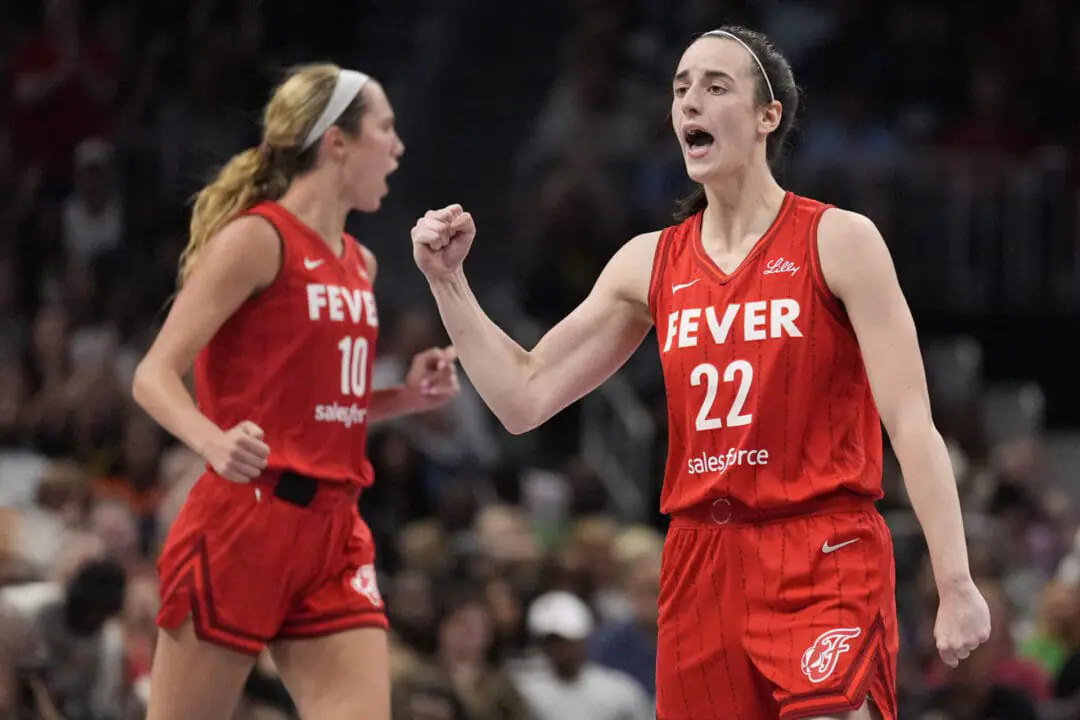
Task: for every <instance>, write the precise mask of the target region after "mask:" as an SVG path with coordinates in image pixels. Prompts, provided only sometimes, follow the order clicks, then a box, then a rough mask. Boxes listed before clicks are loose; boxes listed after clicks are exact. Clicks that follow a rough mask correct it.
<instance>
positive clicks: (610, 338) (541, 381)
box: [413, 206, 659, 434]
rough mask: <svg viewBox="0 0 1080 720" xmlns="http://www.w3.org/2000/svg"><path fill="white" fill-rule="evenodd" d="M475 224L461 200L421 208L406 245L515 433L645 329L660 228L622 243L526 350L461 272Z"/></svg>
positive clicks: (611, 364)
mask: <svg viewBox="0 0 1080 720" xmlns="http://www.w3.org/2000/svg"><path fill="white" fill-rule="evenodd" d="M475 232H476V231H475V227H474V225H473V222H472V218H471V217H470V216H469V214H468V213H465V212H463V211H462V210H461V208H460V206H450V208H446V209H444V210H441V211H433V212H429V213H428V215H427V216H425V217H424V218H421V220H420V221H419V222H418V223H417V226H416V227H415V228H414V229H413V241H414V255H415V258H416V262H417V265H419V266H420V269H421V270H423V271H424V273H425V274H426V275H427V277H428V282H429V283H430V285H431V292H432V294H433V295H434V296H435V300H436V302H437V303H438V306H439V313H440V315H442V320H443V324H444V325H445V326H446V330H447V332H448V333H449V334H450V338H451V339H452V340H453V343H454V347H455V349H456V350H457V355H458V358H459V360H460V361H461V364H462V367H463V368H464V369H465V372H466V373H467V374H468V376H469V379H470V380H471V381H472V383H473V385H474V386H475V387H476V390H477V392H478V393H479V394H480V396H481V397H482V398H483V399H484V402H485V403H487V405H488V407H490V408H491V410H492V411H493V412H494V413H495V415H496V416H497V417H498V418H499V420H500V421H501V422H502V424H503V425H504V426H505V427H506V429H507V430H509V431H510V432H512V433H515V434H518V433H523V432H527V431H528V430H531V429H533V428H535V427H537V426H538V425H541V424H543V423H544V422H545V421H547V420H548V419H549V418H551V417H552V416H553V415H555V414H556V413H558V412H559V411H560V410H562V409H563V408H565V407H566V406H567V405H569V404H570V403H572V402H574V401H575V400H578V399H579V398H581V397H582V396H583V395H585V394H586V393H588V392H590V391H591V390H593V389H595V388H596V387H597V386H598V385H600V384H601V383H603V382H604V381H605V380H607V379H608V378H609V377H611V375H612V374H613V373H614V372H615V371H616V370H618V369H619V367H621V366H622V364H623V363H625V362H626V360H627V359H628V358H629V357H630V355H631V354H632V353H633V352H634V350H635V349H637V347H638V346H639V345H640V344H641V341H642V340H643V339H644V338H645V335H646V334H648V332H649V329H650V327H652V319H651V318H650V316H649V312H648V302H647V296H648V288H649V276H650V274H651V271H652V259H653V254H654V252H655V250H656V243H657V240H658V238H659V233H650V234H647V235H639V236H638V237H635V238H634V239H633V240H631V241H630V242H629V243H627V244H626V245H625V246H623V247H622V248H621V249H620V250H619V251H618V252H617V253H616V254H615V256H614V257H612V259H611V260H610V261H609V262H608V264H607V266H606V267H605V268H604V270H603V272H602V273H601V274H600V277H599V279H598V280H597V281H596V285H595V286H594V287H593V289H592V292H591V293H589V296H588V297H587V298H586V299H585V300H584V302H582V303H581V305H579V306H578V307H577V308H576V309H575V310H574V311H573V312H572V313H570V314H569V315H568V316H567V317H566V318H564V319H563V320H562V321H561V322H559V323H558V324H557V325H556V326H555V327H553V328H552V329H551V330H550V331H548V333H547V334H546V335H544V337H543V338H541V340H540V342H539V343H537V345H536V347H535V348H533V349H532V350H531V351H526V350H525V349H524V348H522V347H521V346H520V345H518V344H517V343H516V342H514V340H512V339H511V338H510V337H509V336H508V335H507V334H506V333H505V332H503V331H502V330H501V329H500V328H499V327H498V326H497V325H495V323H493V322H492V321H491V319H490V318H489V317H488V316H487V315H486V314H485V313H484V311H483V309H481V307H480V304H479V303H478V302H477V300H476V297H475V296H474V295H473V293H472V290H471V289H470V288H469V283H468V281H467V280H466V279H465V273H464V272H463V270H462V268H461V263H462V261H463V260H464V259H465V255H466V254H467V253H468V249H469V246H470V244H471V243H472V239H473V236H474V235H475Z"/></svg>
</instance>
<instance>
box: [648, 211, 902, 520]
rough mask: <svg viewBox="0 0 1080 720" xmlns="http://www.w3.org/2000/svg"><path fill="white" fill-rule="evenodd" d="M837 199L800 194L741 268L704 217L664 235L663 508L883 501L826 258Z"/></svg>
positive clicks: (868, 405) (859, 368) (657, 271)
mask: <svg viewBox="0 0 1080 720" xmlns="http://www.w3.org/2000/svg"><path fill="white" fill-rule="evenodd" d="M827 207H828V206H827V205H823V204H822V203H819V202H816V201H814V200H810V199H808V198H802V197H798V196H796V195H794V194H792V193H788V194H787V196H786V197H785V199H784V203H783V206H782V207H781V209H780V213H779V215H778V216H777V218H776V220H775V222H774V223H773V225H772V227H770V228H769V230H768V232H766V233H765V234H764V235H763V236H762V237H761V239H760V240H759V241H758V243H757V244H756V245H755V246H754V248H753V249H752V250H751V251H750V253H749V254H748V255H747V256H746V259H744V260H743V262H742V263H741V264H740V265H739V267H738V268H736V269H735V270H734V271H732V272H731V273H730V274H728V273H725V272H723V271H722V270H720V268H719V267H718V266H717V265H716V264H715V263H714V262H713V261H712V260H711V259H710V258H709V256H708V255H707V254H706V253H705V249H704V247H703V245H702V243H701V220H702V214H701V213H698V214H697V215H695V216H693V217H691V218H690V219H688V220H686V221H685V222H683V223H682V224H681V225H677V226H673V227H669V228H667V229H666V230H664V231H663V232H662V233H661V236H660V240H659V244H658V246H657V250H656V256H655V260H654V264H653V271H652V281H651V283H650V288H649V307H650V310H651V312H652V316H653V321H654V322H655V323H656V330H657V339H658V341H659V346H660V359H661V363H662V365H663V368H664V384H665V386H666V389H667V402H668V458H667V470H666V474H665V478H664V489H663V494H662V496H661V510H662V511H663V512H665V513H669V514H670V513H673V512H677V511H679V510H683V509H686V508H689V507H692V506H694V505H697V504H699V503H701V502H703V501H706V500H711V499H714V498H717V497H728V498H732V499H735V500H738V501H741V502H742V503H744V504H746V505H748V506H750V507H754V508H759V509H771V508H777V507H782V506H784V505H788V504H792V503H799V502H802V501H806V500H809V499H811V498H813V497H815V496H819V495H823V494H827V493H830V492H833V491H835V490H838V489H840V488H847V489H850V490H853V491H855V492H857V493H862V494H865V495H868V496H871V497H874V498H878V497H881V494H882V492H881V467H882V461H881V445H882V437H881V425H880V420H879V417H878V413H877V408H876V406H875V404H874V401H873V398H872V396H871V393H870V383H869V381H868V380H867V376H866V370H865V368H864V366H863V361H862V355H861V353H860V352H859V346H858V343H857V342H856V338H855V333H854V331H853V330H852V327H851V325H850V323H849V321H848V319H847V316H846V314H845V312H844V310H843V308H842V306H841V304H840V302H839V301H838V300H837V299H836V297H835V296H834V295H832V294H831V293H830V292H829V290H828V287H827V286H826V284H825V280H824V278H823V276H822V274H821V270H820V267H819V265H818V261H817V227H818V221H819V220H820V218H821V214H822V213H823V212H824V211H825V210H826V209H827Z"/></svg>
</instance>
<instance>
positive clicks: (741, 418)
mask: <svg viewBox="0 0 1080 720" xmlns="http://www.w3.org/2000/svg"><path fill="white" fill-rule="evenodd" d="M736 376H738V380H739V389H738V390H736V391H735V399H734V400H733V401H732V403H731V408H730V409H729V410H728V414H727V419H726V420H721V419H720V418H718V417H709V415H711V414H712V409H713V404H714V403H715V402H716V393H717V391H718V390H719V389H720V371H719V370H717V369H716V366H715V365H713V364H712V363H701V364H700V365H698V366H697V367H696V368H694V370H693V372H691V373H690V385H691V386H692V387H697V386H698V385H701V381H702V380H704V381H705V383H706V384H705V400H704V401H703V402H702V403H701V409H700V410H698V414H697V421H696V422H695V423H694V427H695V428H696V429H698V430H719V429H720V428H722V427H724V426H725V425H724V423H725V422H726V423H727V427H739V426H740V425H749V424H750V423H751V422H752V421H753V419H754V416H753V415H750V414H749V413H747V414H745V415H744V414H743V406H745V405H746V398H747V396H748V395H750V385H751V383H753V382H754V366H753V365H751V364H750V363H748V362H747V361H745V360H734V361H732V362H731V364H729V365H728V366H727V367H726V368H724V382H725V383H733V382H735V379H736Z"/></svg>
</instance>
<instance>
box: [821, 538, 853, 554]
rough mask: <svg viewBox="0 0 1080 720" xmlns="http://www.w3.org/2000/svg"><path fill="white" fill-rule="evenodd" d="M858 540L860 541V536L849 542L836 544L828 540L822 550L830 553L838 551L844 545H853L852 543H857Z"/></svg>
mask: <svg viewBox="0 0 1080 720" xmlns="http://www.w3.org/2000/svg"><path fill="white" fill-rule="evenodd" d="M857 542H859V538H855V539H854V540H848V541H847V542H842V543H836V544H835V545H830V544H829V541H828V540H826V541H825V544H824V545H822V546H821V552H823V553H825V554H826V555H828V554H829V553H834V552H836V551H837V550H839V549H840V548H842V547H847V546H848V545H851V544H852V543H857Z"/></svg>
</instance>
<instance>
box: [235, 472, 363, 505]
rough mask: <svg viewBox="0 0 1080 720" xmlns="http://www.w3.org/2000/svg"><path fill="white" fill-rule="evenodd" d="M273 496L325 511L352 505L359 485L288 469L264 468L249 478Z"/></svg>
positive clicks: (292, 503)
mask: <svg viewBox="0 0 1080 720" xmlns="http://www.w3.org/2000/svg"><path fill="white" fill-rule="evenodd" d="M251 484H252V485H254V486H255V487H257V488H258V487H262V488H266V489H267V490H269V491H270V494H271V495H273V496H274V497H276V498H278V499H279V500H282V501H284V502H287V503H289V504H291V505H296V506H297V507H302V508H306V509H308V510H317V511H327V510H333V509H336V508H339V507H343V506H345V507H347V506H349V505H356V502H357V500H358V499H359V498H360V487H359V486H357V485H353V484H352V483H345V482H336V481H333V480H321V479H319V478H314V477H311V476H310V475H302V474H300V473H298V472H294V471H292V470H272V469H267V470H264V471H263V472H262V474H261V475H259V477H257V478H255V479H254V480H252V481H251Z"/></svg>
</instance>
